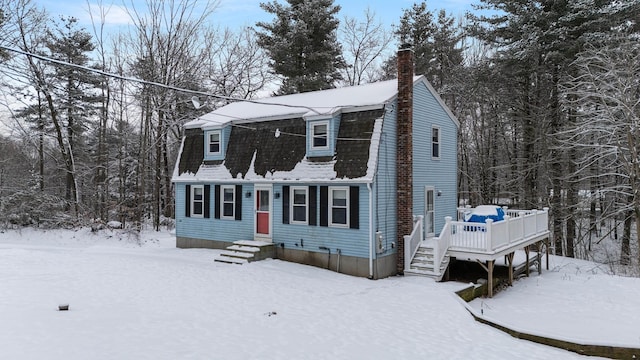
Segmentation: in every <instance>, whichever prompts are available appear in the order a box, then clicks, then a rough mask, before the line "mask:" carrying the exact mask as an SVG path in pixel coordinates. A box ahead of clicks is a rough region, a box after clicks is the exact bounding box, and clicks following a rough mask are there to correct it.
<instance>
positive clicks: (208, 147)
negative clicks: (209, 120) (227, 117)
mask: <svg viewBox="0 0 640 360" xmlns="http://www.w3.org/2000/svg"><path fill="white" fill-rule="evenodd" d="M216 133H217V134H218V142H219V146H218V148H219V150H220V151H218V152H211V151H209V150H210V149H211V134H216ZM206 134H207V144H206V151H207V155H208V156H216V155H221V154H222V148H223V142H222V131H221V130H209V131H207V132H206Z"/></svg>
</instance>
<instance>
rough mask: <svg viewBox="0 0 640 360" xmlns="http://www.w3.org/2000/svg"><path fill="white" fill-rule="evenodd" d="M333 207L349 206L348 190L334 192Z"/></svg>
mask: <svg viewBox="0 0 640 360" xmlns="http://www.w3.org/2000/svg"><path fill="white" fill-rule="evenodd" d="M332 193H333V206H347V190H333V191H332Z"/></svg>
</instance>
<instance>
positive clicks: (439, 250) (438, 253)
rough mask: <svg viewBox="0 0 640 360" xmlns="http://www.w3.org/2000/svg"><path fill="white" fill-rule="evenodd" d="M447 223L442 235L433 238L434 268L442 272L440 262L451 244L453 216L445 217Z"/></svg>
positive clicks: (437, 271)
mask: <svg viewBox="0 0 640 360" xmlns="http://www.w3.org/2000/svg"><path fill="white" fill-rule="evenodd" d="M444 219H445V223H444V227H443V228H442V231H441V232H440V236H439V237H437V238H434V239H433V270H434V271H435V272H436V273H438V274H440V264H442V261H443V260H444V257H445V255H446V254H447V250H449V246H450V245H451V220H452V219H451V216H447V217H445V218H444Z"/></svg>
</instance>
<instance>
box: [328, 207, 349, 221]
mask: <svg viewBox="0 0 640 360" xmlns="http://www.w3.org/2000/svg"><path fill="white" fill-rule="evenodd" d="M331 216H332V218H331V221H332V223H334V224H345V225H346V224H347V209H345V208H332V209H331Z"/></svg>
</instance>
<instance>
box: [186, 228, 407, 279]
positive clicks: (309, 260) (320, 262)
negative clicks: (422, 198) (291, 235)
mask: <svg viewBox="0 0 640 360" xmlns="http://www.w3.org/2000/svg"><path fill="white" fill-rule="evenodd" d="M230 245H232V242H226V241H216V240H202V239H194V238H186V237H176V246H177V247H178V248H181V249H188V248H205V249H225V248H226V247H227V246H230ZM275 258H277V259H280V260H284V261H290V262H295V263H298V264H304V265H311V266H316V267H319V268H323V269H328V270H331V271H336V272H340V273H342V274H347V275H353V276H359V277H369V276H370V274H369V259H367V258H360V257H355V256H345V255H338V254H337V253H335V252H333V253H331V254H329V253H328V252H313V251H305V250H298V249H286V248H283V247H280V246H276V251H275ZM396 261H397V257H396V254H390V255H387V256H384V257H380V258H378V259H374V260H373V276H372V277H371V278H372V279H382V278H385V277H389V276H392V275H395V274H396Z"/></svg>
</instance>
